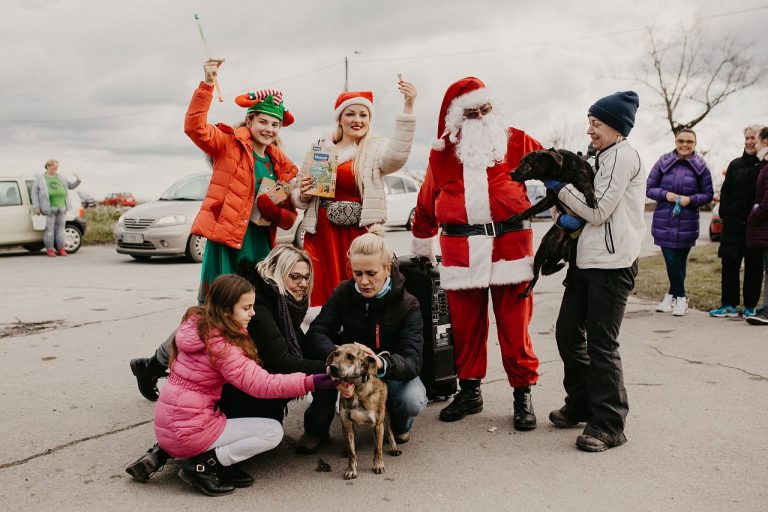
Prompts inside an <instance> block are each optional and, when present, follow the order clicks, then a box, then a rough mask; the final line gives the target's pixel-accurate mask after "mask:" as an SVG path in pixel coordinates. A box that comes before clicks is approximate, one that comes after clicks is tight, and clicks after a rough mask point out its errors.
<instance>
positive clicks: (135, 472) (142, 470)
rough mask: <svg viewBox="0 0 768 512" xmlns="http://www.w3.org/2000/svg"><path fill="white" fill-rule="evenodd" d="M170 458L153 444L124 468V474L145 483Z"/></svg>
mask: <svg viewBox="0 0 768 512" xmlns="http://www.w3.org/2000/svg"><path fill="white" fill-rule="evenodd" d="M170 458H171V456H170V455H168V454H167V453H165V452H164V451H163V449H162V448H160V447H159V446H158V445H157V443H155V445H154V446H153V447H152V448H150V449H149V450H147V452H146V453H145V454H144V455H142V456H141V457H139V458H138V460H136V462H134V463H133V464H131V465H130V466H128V467H127V468H125V472H126V473H128V474H129V475H131V476H132V477H133V478H134V479H135V480H138V481H139V482H147V481H148V480H149V478H150V477H151V476H152V475H154V474H155V473H156V472H158V471H160V470H161V469H163V466H165V463H166V462H168V459H170Z"/></svg>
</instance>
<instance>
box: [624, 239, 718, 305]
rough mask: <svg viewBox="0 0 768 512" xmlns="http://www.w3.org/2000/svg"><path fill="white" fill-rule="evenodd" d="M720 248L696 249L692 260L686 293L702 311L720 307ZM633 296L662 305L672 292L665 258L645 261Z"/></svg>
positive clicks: (644, 259) (709, 245) (686, 283)
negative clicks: (663, 300)
mask: <svg viewBox="0 0 768 512" xmlns="http://www.w3.org/2000/svg"><path fill="white" fill-rule="evenodd" d="M718 247H719V245H718V244H707V245H703V246H700V247H694V248H693V250H691V254H690V256H689V257H688V269H687V273H686V278H685V291H686V293H687V294H688V300H689V301H690V305H691V306H692V307H695V308H696V309H698V310H701V311H707V310H709V309H713V308H716V307H718V306H720V258H718V257H717V249H718ZM639 267H640V269H639V272H638V275H637V279H636V280H635V289H634V291H633V292H632V293H633V295H637V296H638V297H642V298H644V299H648V300H651V301H656V302H658V301H660V300H661V299H662V298H664V294H665V293H667V291H668V290H669V280H668V279H667V269H666V267H665V266H664V257H663V256H662V255H661V254H659V255H657V256H649V257H647V258H641V259H640V262H639Z"/></svg>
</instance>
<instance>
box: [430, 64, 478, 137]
mask: <svg viewBox="0 0 768 512" xmlns="http://www.w3.org/2000/svg"><path fill="white" fill-rule="evenodd" d="M488 101H489V94H488V89H487V88H486V87H485V84H484V83H483V81H482V80H480V79H479V78H475V77H473V76H468V77H466V78H462V79H461V80H458V81H456V82H454V83H452V84H451V85H450V87H448V90H447V91H445V96H444V97H443V104H442V105H441V106H440V117H439V118H438V119H437V139H435V140H433V141H432V149H434V150H435V151H442V150H443V149H445V137H446V136H449V139H450V141H451V142H456V135H457V133H456V131H457V127H450V126H449V127H446V117H447V116H448V112H449V111H451V110H453V109H461V110H464V109H466V108H472V107H477V106H479V105H482V104H484V103H487V102H488Z"/></svg>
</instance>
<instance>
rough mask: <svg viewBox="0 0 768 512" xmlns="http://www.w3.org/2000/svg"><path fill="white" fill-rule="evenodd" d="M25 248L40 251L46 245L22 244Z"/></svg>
mask: <svg viewBox="0 0 768 512" xmlns="http://www.w3.org/2000/svg"><path fill="white" fill-rule="evenodd" d="M22 247H23V248H25V249H26V250H28V251H29V252H40V251H41V250H42V249H43V247H45V245H43V244H24V245H22Z"/></svg>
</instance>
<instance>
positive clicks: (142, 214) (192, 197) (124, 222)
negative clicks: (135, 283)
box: [113, 173, 301, 263]
mask: <svg viewBox="0 0 768 512" xmlns="http://www.w3.org/2000/svg"><path fill="white" fill-rule="evenodd" d="M210 181H211V173H199V174H192V175H190V176H187V177H185V178H182V179H180V180H179V181H177V182H176V183H174V184H173V185H171V186H170V188H168V190H166V191H165V192H163V194H162V195H161V196H160V199H158V200H157V201H151V202H148V203H143V204H140V205H138V206H134V207H133V208H131V209H130V210H128V211H126V212H125V213H123V214H122V215H121V216H120V219H118V221H117V224H116V225H115V229H114V231H113V237H114V239H115V246H116V249H117V252H118V253H120V254H128V255H129V256H131V257H132V258H134V259H136V260H139V261H148V260H149V259H150V258H151V257H153V256H186V257H187V259H188V260H190V261H192V262H195V263H200V262H201V261H203V251H204V250H205V242H206V240H205V238H203V237H201V236H198V235H193V234H192V233H190V230H191V229H192V222H193V221H194V220H195V217H196V216H197V212H198V211H199V210H200V206H201V205H202V203H203V199H204V198H205V193H206V192H207V190H208V184H209V182H210ZM300 220H301V219H300V218H298V219H297V220H296V222H295V223H294V225H293V227H292V228H291V230H289V231H283V230H280V229H278V231H277V240H278V242H286V243H291V242H296V243H297V244H298V243H300V242H301V237H300V236H298V235H296V233H295V232H296V227H297V226H298V224H299V221H300Z"/></svg>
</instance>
